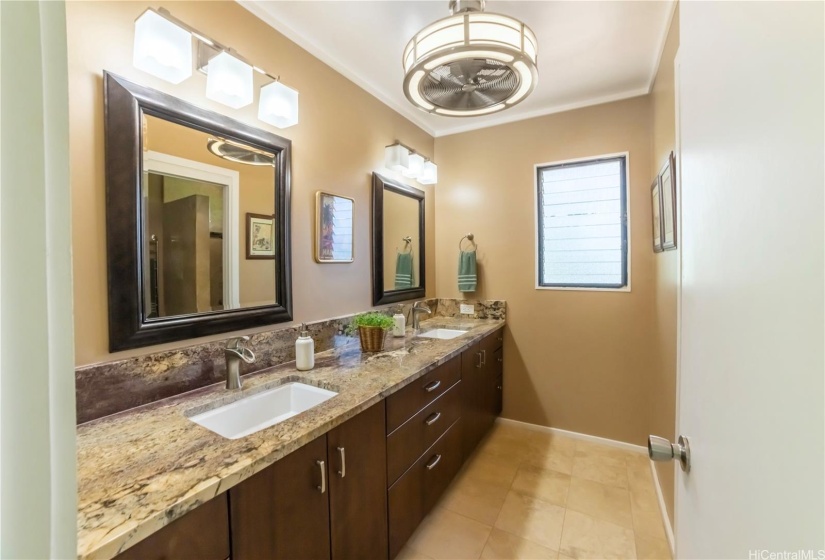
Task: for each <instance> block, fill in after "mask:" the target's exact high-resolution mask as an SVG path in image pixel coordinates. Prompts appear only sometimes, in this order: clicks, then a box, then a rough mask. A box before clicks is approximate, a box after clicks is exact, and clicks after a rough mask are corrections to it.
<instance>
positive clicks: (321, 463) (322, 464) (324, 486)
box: [315, 461, 327, 494]
mask: <svg viewBox="0 0 825 560" xmlns="http://www.w3.org/2000/svg"><path fill="white" fill-rule="evenodd" d="M315 463H316V464H317V465H318V468H320V469H321V486H317V487H316V488H318V490H320V491H321V494H323V493H324V492H326V491H327V465H326V463H325V462H324V461H315Z"/></svg>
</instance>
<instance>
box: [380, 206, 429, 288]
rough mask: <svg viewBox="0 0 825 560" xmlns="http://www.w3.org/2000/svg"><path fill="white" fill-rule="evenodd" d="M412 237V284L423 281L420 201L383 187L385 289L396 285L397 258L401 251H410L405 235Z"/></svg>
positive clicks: (418, 283)
mask: <svg viewBox="0 0 825 560" xmlns="http://www.w3.org/2000/svg"><path fill="white" fill-rule="evenodd" d="M408 236H409V237H410V238H411V239H412V241H410V245H409V247H412V249H413V256H412V260H413V271H414V274H415V278H414V279H413V280H414V281H413V285H414V286H418V285H420V284H421V275H420V274H418V271H419V270H420V268H419V266H418V257H419V255H418V253H419V251H418V244H419V243H420V238H419V235H418V201H417V200H416V199H414V198H410V197H408V196H404V195H401V194H397V193H394V192H390V191H387V190H385V191H384V290H394V289H395V268H396V266H395V265H396V258H397V255H398V253H399V252H402V251H403V252H405V253H406V252H407V251H409V247H408V246H407V245H405V243H404V241H402V239H403V238H404V237H408Z"/></svg>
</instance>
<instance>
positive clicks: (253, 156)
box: [206, 138, 275, 167]
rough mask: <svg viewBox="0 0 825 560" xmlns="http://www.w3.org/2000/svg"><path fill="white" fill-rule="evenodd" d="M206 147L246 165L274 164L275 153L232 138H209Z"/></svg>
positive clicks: (214, 152) (216, 153) (220, 156)
mask: <svg viewBox="0 0 825 560" xmlns="http://www.w3.org/2000/svg"><path fill="white" fill-rule="evenodd" d="M206 148H207V149H208V150H209V151H210V152H212V153H213V154H215V155H216V156H218V157H219V158H221V159H225V160H229V161H234V162H235V163H244V164H246V165H269V166H272V167H274V166H275V154H270V153H268V152H265V151H263V150H256V149H255V148H252V147H250V146H245V145H243V144H239V143H237V142H233V141H232V140H226V139H224V138H210V139H209V140H207V141H206Z"/></svg>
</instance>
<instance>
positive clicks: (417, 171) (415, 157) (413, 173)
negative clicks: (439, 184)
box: [403, 152, 424, 179]
mask: <svg viewBox="0 0 825 560" xmlns="http://www.w3.org/2000/svg"><path fill="white" fill-rule="evenodd" d="M422 171H424V156H421V155H419V154H416V153H415V152H413V153H411V154H410V158H409V168H408V169H407V171H404V172H403V174H404V177H409V178H410V179H417V178H418V177H420V176H421V172H422Z"/></svg>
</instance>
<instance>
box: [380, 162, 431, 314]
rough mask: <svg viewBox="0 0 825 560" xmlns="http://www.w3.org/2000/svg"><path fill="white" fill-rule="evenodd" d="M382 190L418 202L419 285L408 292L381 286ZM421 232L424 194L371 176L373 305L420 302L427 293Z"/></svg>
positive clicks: (423, 240) (382, 275) (382, 266)
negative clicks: (417, 300)
mask: <svg viewBox="0 0 825 560" xmlns="http://www.w3.org/2000/svg"><path fill="white" fill-rule="evenodd" d="M384 190H388V191H391V192H394V193H397V194H400V195H403V196H408V197H410V198H413V199H415V200H417V201H418V234H419V235H418V274H419V275H420V285H419V286H418V287H417V288H410V289H407V290H387V287H386V286H384ZM424 236H425V230H424V191H422V190H419V189H416V188H415V187H410V186H409V185H405V184H403V183H399V182H398V181H393V180H392V179H388V178H387V177H384V176H382V175H379V174H378V173H373V174H372V304H373V305H382V304H385V303H395V302H398V301H406V300H410V299H423V298H424V294H425V292H426V291H427V289H426V277H427V275H426V255H425V252H424V246H425V245H426V243H425V239H424Z"/></svg>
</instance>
